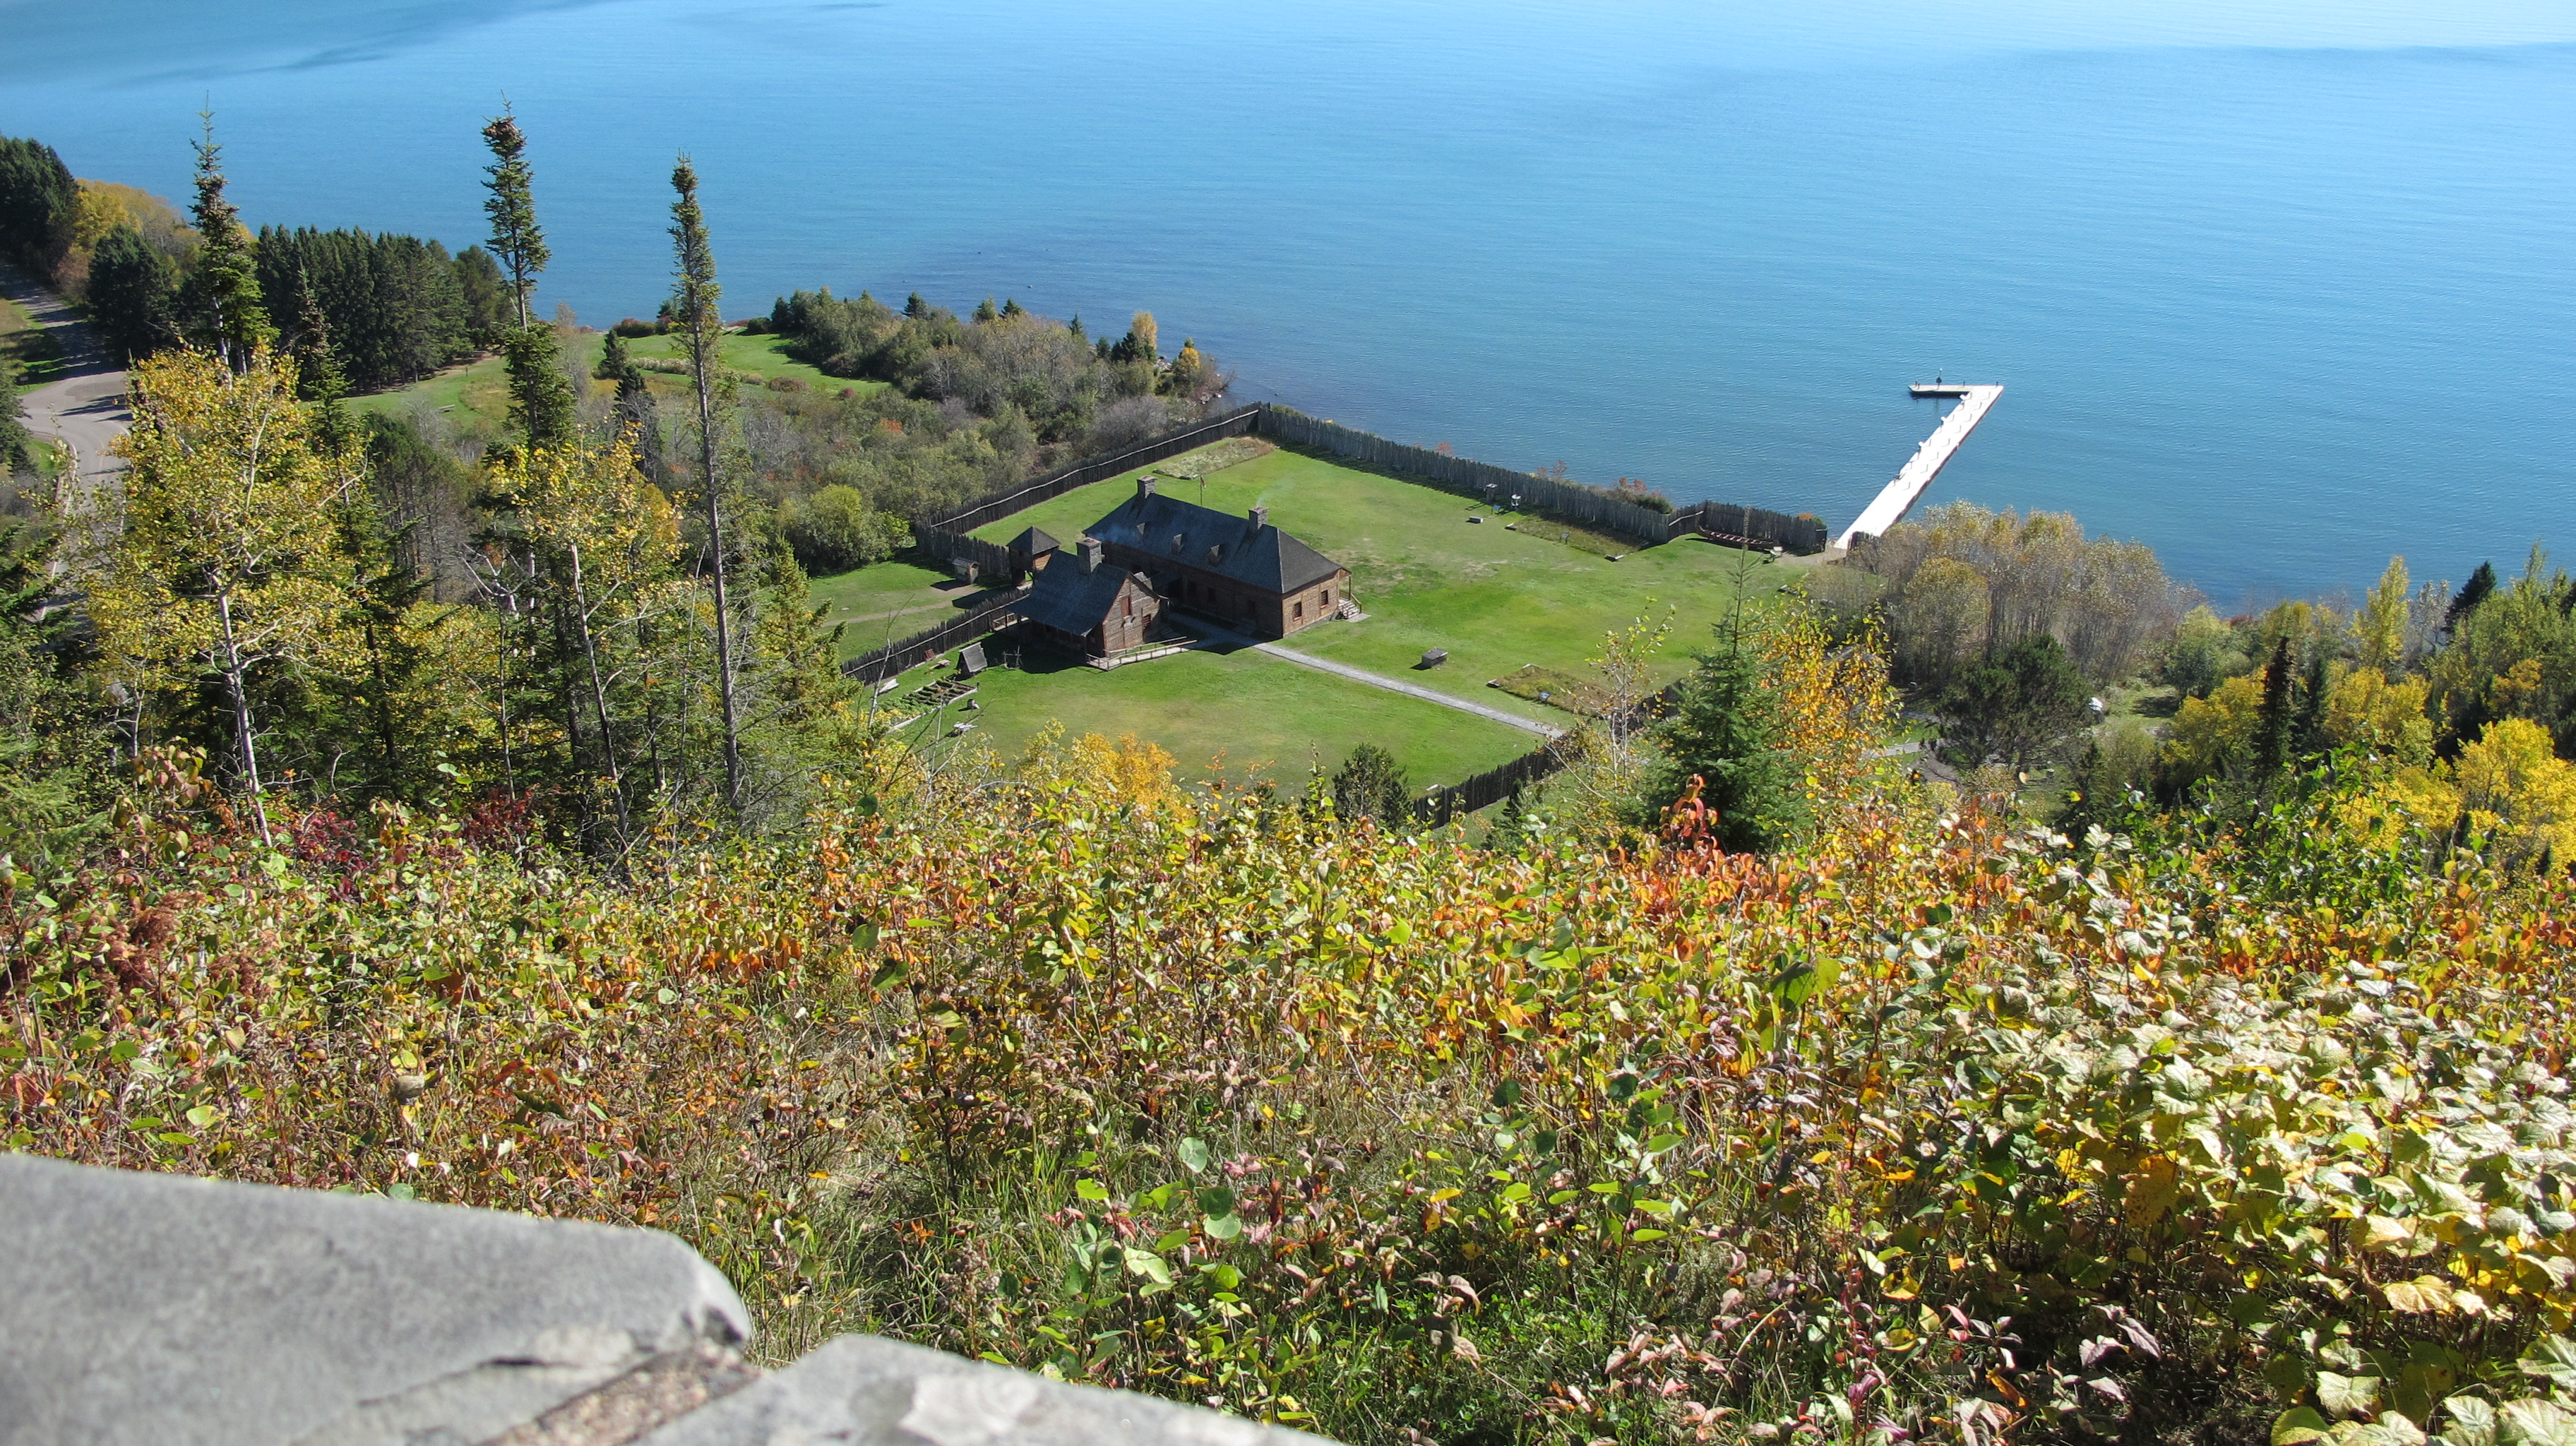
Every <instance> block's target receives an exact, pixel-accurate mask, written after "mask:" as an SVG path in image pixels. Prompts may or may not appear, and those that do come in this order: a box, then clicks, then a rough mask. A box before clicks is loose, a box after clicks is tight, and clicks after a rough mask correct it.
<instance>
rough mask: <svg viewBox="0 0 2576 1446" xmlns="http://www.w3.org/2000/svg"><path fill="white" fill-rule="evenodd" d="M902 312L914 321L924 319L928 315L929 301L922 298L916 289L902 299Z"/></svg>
mask: <svg viewBox="0 0 2576 1446" xmlns="http://www.w3.org/2000/svg"><path fill="white" fill-rule="evenodd" d="M903 314H904V315H906V316H908V317H911V318H912V319H913V320H915V321H922V320H926V319H927V318H928V317H929V315H930V303H929V302H927V301H924V300H922V299H921V293H920V292H918V291H916V292H914V293H913V294H912V295H911V296H909V297H906V298H905V299H904V303H903Z"/></svg>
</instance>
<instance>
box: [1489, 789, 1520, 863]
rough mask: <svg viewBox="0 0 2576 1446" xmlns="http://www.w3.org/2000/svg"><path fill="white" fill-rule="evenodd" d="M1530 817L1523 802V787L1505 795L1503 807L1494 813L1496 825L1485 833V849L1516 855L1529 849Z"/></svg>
mask: <svg viewBox="0 0 2576 1446" xmlns="http://www.w3.org/2000/svg"><path fill="white" fill-rule="evenodd" d="M1529 840H1530V816H1529V809H1528V806H1527V805H1525V804H1524V803H1522V801H1521V786H1520V785H1519V784H1517V783H1515V784H1513V785H1512V791H1511V792H1509V793H1507V794H1504V795H1503V806H1502V807H1501V808H1500V809H1497V810H1496V811H1495V813H1494V825H1493V827H1492V828H1490V829H1487V830H1486V831H1485V847H1487V848H1489V849H1492V850H1494V851H1495V852H1496V853H1506V854H1516V853H1519V852H1520V851H1521V850H1522V849H1525V848H1527V847H1529Z"/></svg>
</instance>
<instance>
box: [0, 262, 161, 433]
mask: <svg viewBox="0 0 2576 1446" xmlns="http://www.w3.org/2000/svg"><path fill="white" fill-rule="evenodd" d="M0 293H5V294H6V295H7V296H8V298H9V299H10V300H11V301H14V302H16V303H17V304H18V305H20V306H22V307H24V308H26V310H27V313H28V314H29V315H31V316H33V317H34V318H35V319H36V320H37V321H38V322H39V323H40V324H42V325H43V326H45V327H46V328H47V329H49V330H51V331H52V332H53V334H54V340H55V342H56V343H57V344H58V345H60V346H61V347H62V350H63V358H64V361H65V363H66V365H65V368H64V372H63V374H62V375H61V376H58V377H57V378H55V379H54V380H53V381H50V382H47V383H45V384H44V385H43V386H40V387H32V388H30V389H28V390H27V391H26V392H25V393H24V394H22V395H21V396H20V397H19V398H18V403H19V405H20V407H22V408H23V409H24V410H25V412H26V418H27V430H29V431H31V432H34V433H36V434H37V435H38V436H42V437H52V438H54V439H56V440H58V441H62V442H66V443H68V444H70V446H71V449H72V462H73V467H74V471H75V475H76V476H77V477H78V478H79V479H80V481H81V482H82V483H84V484H96V483H98V482H100V481H102V480H104V479H106V478H110V477H113V476H115V475H116V474H117V473H119V472H122V471H124V470H125V464H124V463H123V462H121V461H119V460H117V458H116V457H115V456H114V455H112V454H111V453H109V451H108V444H109V443H111V442H113V441H115V440H116V439H117V438H119V437H121V436H124V435H125V428H126V424H127V423H129V422H131V421H132V420H133V416H132V414H131V413H129V412H127V411H126V410H125V372H124V370H123V369H122V368H120V367H118V366H117V365H116V363H115V362H114V361H112V360H110V359H109V358H108V355H107V353H106V351H105V350H103V349H102V348H101V347H100V346H99V344H98V339H97V338H96V336H94V335H93V334H92V333H91V331H90V328H89V323H87V322H85V321H82V320H81V319H80V318H79V317H78V316H77V315H75V314H73V312H72V309H71V308H70V307H69V306H66V305H64V304H63V301H62V298H60V297H58V296H56V295H54V294H53V293H52V292H50V291H48V290H46V289H45V288H43V287H41V286H38V285H37V284H36V283H35V282H34V281H32V280H30V279H28V277H27V276H26V275H25V274H24V273H23V272H20V271H17V270H16V269H14V268H9V267H0Z"/></svg>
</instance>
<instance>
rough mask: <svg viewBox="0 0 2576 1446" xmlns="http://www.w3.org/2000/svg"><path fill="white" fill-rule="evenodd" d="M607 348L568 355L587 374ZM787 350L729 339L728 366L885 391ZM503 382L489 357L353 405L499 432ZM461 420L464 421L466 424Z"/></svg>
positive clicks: (643, 342)
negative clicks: (427, 413)
mask: <svg viewBox="0 0 2576 1446" xmlns="http://www.w3.org/2000/svg"><path fill="white" fill-rule="evenodd" d="M680 340H681V339H680V338H678V337H676V336H646V337H637V338H635V339H633V340H631V341H629V342H628V343H627V344H626V346H627V350H628V351H629V352H630V353H631V354H632V355H634V356H635V357H636V358H637V359H638V360H652V361H669V360H673V359H676V358H678V357H679V356H680V355H681V354H682V353H681V351H680V347H679V343H680ZM607 344H608V337H607V335H606V333H602V332H593V333H588V334H585V335H581V336H576V337H573V338H572V339H571V342H570V344H569V345H568V346H567V347H566V348H565V350H566V351H567V352H573V353H577V354H578V355H579V356H580V357H581V359H582V366H583V369H584V370H585V371H587V370H589V369H590V368H592V367H595V366H597V365H598V364H599V354H600V351H601V349H602V348H604V347H605V346H607ZM786 345H787V339H786V338H785V337H778V336H741V335H734V334H728V335H727V336H726V337H725V339H724V365H725V366H726V367H728V368H730V369H732V370H734V371H739V372H749V373H751V374H753V375H755V376H759V377H761V378H764V379H766V378H771V377H785V378H790V379H793V380H796V381H800V382H803V383H804V384H805V385H807V386H808V387H811V388H813V389H814V390H816V391H834V392H837V391H840V390H842V389H844V388H847V389H849V390H852V391H856V392H859V393H862V394H865V393H868V392H873V391H877V390H878V389H880V388H882V387H883V386H885V383H883V382H868V381H856V380H853V379H851V378H848V377H832V376H825V375H824V374H823V373H822V372H820V371H817V370H816V369H814V368H813V367H810V366H807V365H805V364H804V363H803V362H800V361H795V360H792V359H790V358H789V357H788V355H787V354H786V351H785V347H786ZM644 381H645V385H647V386H649V387H651V388H652V390H653V395H654V396H655V397H657V398H662V399H665V400H671V399H677V398H679V397H681V396H683V395H685V394H686V393H687V391H688V389H689V381H688V378H687V377H684V376H678V375H674V374H671V373H668V372H656V371H647V372H645V374H644ZM504 382H505V377H504V375H503V372H502V368H501V359H500V358H499V357H497V356H488V357H485V358H483V359H482V360H480V361H476V362H470V363H467V364H466V365H464V366H460V367H450V368H448V369H447V370H446V371H443V372H440V373H439V374H438V375H436V376H434V377H429V378H426V379H424V380H422V381H418V382H414V383H413V384H411V385H410V386H407V387H398V388H395V389H394V390H392V391H384V392H376V393H374V394H372V395H369V396H364V397H357V398H353V399H352V400H351V403H350V404H351V405H352V406H356V407H361V408H365V409H367V410H369V411H378V412H385V413H388V414H394V413H405V412H409V411H410V410H411V409H412V408H413V407H414V406H415V405H418V404H423V403H425V404H426V405H428V406H429V407H430V408H431V409H432V410H435V411H451V410H453V411H458V412H464V413H468V414H471V416H472V417H473V418H475V419H478V420H480V421H483V422H486V423H489V424H490V425H492V426H496V427H497V426H499V425H500V424H501V422H502V419H503V418H504V417H505V416H506V415H507V413H508V411H509V393H508V391H507V390H506V388H505V386H504ZM457 420H458V421H460V422H462V421H464V420H465V419H464V418H458V419H457Z"/></svg>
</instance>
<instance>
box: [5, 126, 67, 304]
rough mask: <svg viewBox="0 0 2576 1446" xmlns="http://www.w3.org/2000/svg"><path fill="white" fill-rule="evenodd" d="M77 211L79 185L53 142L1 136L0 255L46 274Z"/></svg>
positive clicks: (52, 266)
mask: <svg viewBox="0 0 2576 1446" xmlns="http://www.w3.org/2000/svg"><path fill="white" fill-rule="evenodd" d="M79 209H80V183H79V182H77V181H75V180H73V179H72V173H71V171H70V169H69V168H68V167H66V166H64V165H63V158H62V157H61V156H58V155H56V154H54V148H53V147H52V146H49V145H46V144H44V143H43V142H42V141H33V140H18V139H15V138H13V137H9V136H0V256H5V257H7V258H8V259H10V260H12V261H15V262H17V263H18V264H19V265H21V266H24V267H26V268H27V269H28V270H30V271H33V272H35V273H36V274H37V275H38V276H40V277H42V276H49V275H51V274H52V273H53V269H54V263H55V262H56V261H57V260H59V259H60V258H61V256H62V254H63V247H64V245H65V243H66V242H68V241H69V240H70V239H71V229H72V219H73V217H74V216H75V214H77V212H78V211H79Z"/></svg>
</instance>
